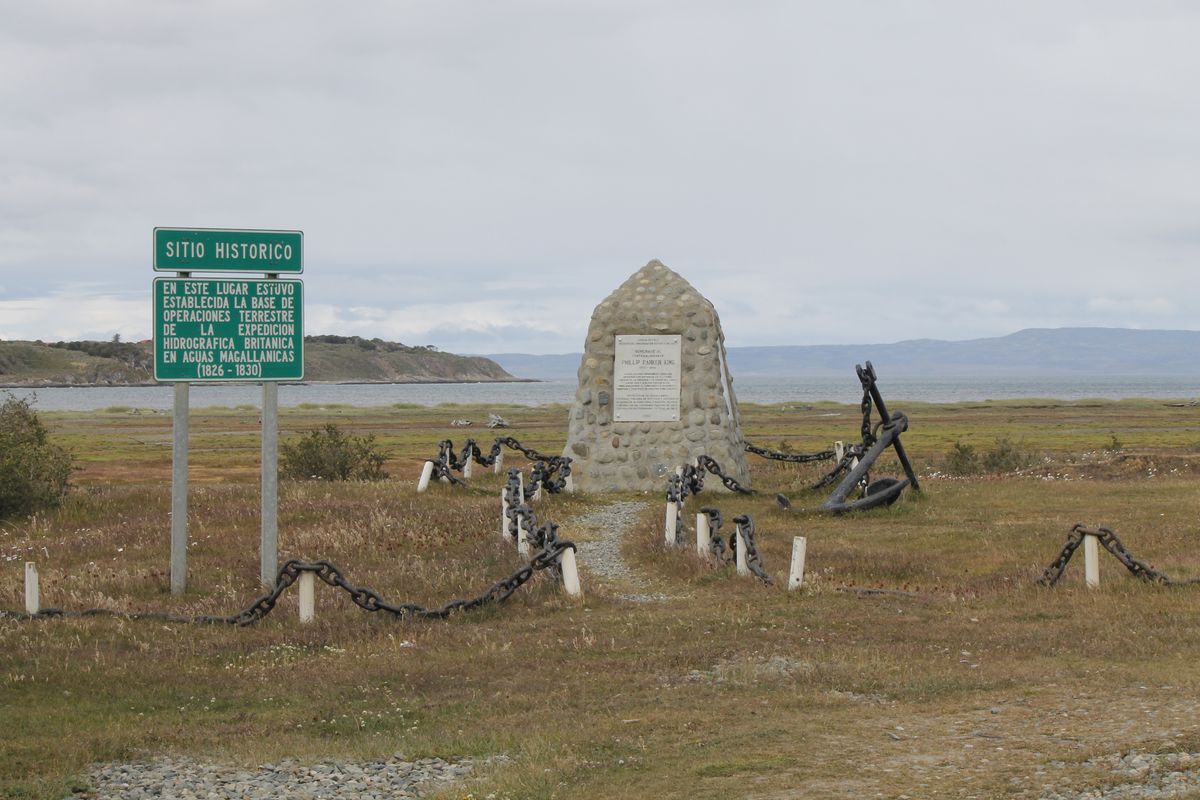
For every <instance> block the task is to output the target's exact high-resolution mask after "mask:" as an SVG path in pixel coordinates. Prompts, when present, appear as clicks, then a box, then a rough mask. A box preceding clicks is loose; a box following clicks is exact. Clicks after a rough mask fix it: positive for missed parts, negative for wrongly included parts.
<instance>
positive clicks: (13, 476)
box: [0, 394, 74, 519]
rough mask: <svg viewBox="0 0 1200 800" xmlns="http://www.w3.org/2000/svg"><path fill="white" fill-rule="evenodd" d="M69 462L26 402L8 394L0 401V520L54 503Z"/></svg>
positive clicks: (63, 486)
mask: <svg viewBox="0 0 1200 800" xmlns="http://www.w3.org/2000/svg"><path fill="white" fill-rule="evenodd" d="M73 461H74V459H73V458H72V457H71V454H70V453H69V452H67V451H66V450H65V449H63V448H62V447H59V446H58V445H56V444H53V443H52V442H50V440H49V437H48V436H47V434H46V428H45V426H44V425H42V422H41V420H39V419H38V416H37V414H36V413H35V412H34V410H33V407H32V405H31V404H30V401H28V400H18V399H17V398H16V397H14V396H13V395H11V394H10V395H8V398H7V399H6V400H5V401H4V403H3V404H0V519H6V518H8V517H15V516H23V515H26V514H31V513H33V512H34V511H38V510H40V509H43V508H50V507H53V506H56V505H58V504H59V503H60V502H61V501H62V498H63V496H64V495H66V493H67V489H68V488H69V487H70V479H71V469H72V465H73Z"/></svg>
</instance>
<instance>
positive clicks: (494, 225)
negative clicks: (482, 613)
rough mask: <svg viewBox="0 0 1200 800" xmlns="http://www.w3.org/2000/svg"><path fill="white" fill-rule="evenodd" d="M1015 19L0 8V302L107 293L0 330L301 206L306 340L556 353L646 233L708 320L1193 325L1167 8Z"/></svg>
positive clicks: (644, 244) (873, 328)
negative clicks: (185, 237)
mask: <svg viewBox="0 0 1200 800" xmlns="http://www.w3.org/2000/svg"><path fill="white" fill-rule="evenodd" d="M1017 9H1018V10H1019V13H1013V7H1012V6H1008V5H1006V6H989V5H986V4H977V3H976V4H968V3H956V2H953V1H952V0H930V2H924V3H917V4H883V5H880V4H866V3H859V2H847V3H793V2H785V0H765V1H764V2H760V3H753V4H730V3H721V2H706V1H704V0H702V1H701V2H687V3H685V2H682V0H656V1H655V2H650V3H644V2H632V0H617V1H616V2H612V1H609V0H603V1H602V0H582V1H581V2H578V3H571V4H559V3H550V2H545V1H544V0H513V2H506V3H504V4H493V5H483V6H481V5H479V4H466V3H462V2H457V1H455V0H451V2H433V1H432V0H417V2H411V3H404V4H399V5H397V4H389V3H384V2H363V3H355V4H353V5H349V6H338V7H336V8H335V7H333V6H329V5H326V4H320V3H315V2H296V3H282V2H267V1H265V0H264V1H261V2H251V3H241V4H232V3H228V2H215V3H206V4H191V5H187V4H183V5H181V4H164V3H153V2H149V0H145V1H144V2H139V1H138V0H125V2H121V3H116V4H105V5H103V6H93V5H89V4H86V3H74V4H68V5H65V6H64V5H61V4H36V3H33V4H29V3H27V4H15V5H12V7H10V8H7V9H6V14H5V24H4V26H2V27H0V103H2V105H3V108H4V114H3V115H2V117H0V283H2V284H3V286H4V289H3V290H0V301H2V302H5V303H10V302H16V300H15V298H54V297H60V296H77V295H88V296H92V297H112V298H115V301H114V302H117V306H116V308H117V309H119V310H118V312H117V313H115V314H106V313H104V312H103V311H102V310H99V309H97V310H96V311H95V312H94V313H93V312H89V313H88V314H86V315H82V316H78V317H74V316H71V315H68V316H66V317H62V318H59V317H54V316H50V317H45V316H38V315H37V314H33V315H32V316H30V315H28V314H26V315H24V316H13V315H12V314H8V313H6V315H5V318H4V319H2V320H0V327H2V328H3V329H4V330H5V331H19V332H20V333H21V335H24V336H41V337H42V338H47V337H50V336H52V335H55V334H52V333H50V332H49V330H44V331H43V330H41V329H39V328H37V326H38V325H53V330H55V331H60V332H65V331H67V330H68V329H72V330H74V331H75V333H73V334H71V335H72V336H75V337H78V336H82V335H83V334H84V332H85V331H98V330H107V329H108V328H110V327H115V326H118V325H126V326H129V327H130V328H134V327H136V326H137V323H135V322H122V321H120V320H124V319H126V318H129V314H130V312H131V311H133V309H131V308H130V307H128V306H126V305H121V304H120V301H122V299H128V298H132V297H142V296H148V288H149V281H150V278H151V274H150V231H151V229H152V228H153V227H155V226H168V225H178V226H196V227H205V226H210V227H261V228H286V229H296V228H298V229H302V230H304V231H305V233H306V240H305V241H306V248H307V250H308V252H307V254H306V264H307V266H306V274H305V276H304V278H305V281H306V296H307V299H308V302H309V303H310V304H311V307H312V308H313V309H316V308H319V307H328V308H329V309H331V310H330V311H329V312H328V314H326V315H325V316H320V315H310V330H311V331H312V332H335V333H336V332H341V333H353V332H361V333H364V334H367V333H369V334H371V335H380V336H391V337H397V338H413V339H414V340H419V339H422V338H425V339H427V340H428V341H427V343H430V344H436V345H437V346H439V347H443V348H445V349H452V348H455V347H471V345H472V344H473V343H474V342H480V343H482V345H487V346H491V345H495V346H496V347H497V348H498V349H503V350H514V349H519V348H535V347H536V348H539V349H540V348H543V347H545V348H550V349H551V350H562V349H570V350H574V349H577V348H578V344H569V343H571V342H576V343H581V342H582V337H583V332H584V329H585V327H586V323H587V318H588V316H589V314H590V312H591V309H592V307H593V306H594V305H595V304H596V303H597V302H598V301H599V300H600V299H602V298H603V297H604V296H605V295H607V294H608V293H609V292H610V291H611V290H612V289H613V288H615V287H616V286H617V285H618V284H619V283H620V282H621V281H622V280H624V278H625V277H627V276H628V275H629V274H630V273H632V272H633V271H635V270H636V269H637V268H638V267H640V266H641V265H642V264H644V263H645V262H646V261H647V260H649V259H650V258H653V257H658V258H662V259H663V260H664V261H665V262H666V263H667V264H668V265H670V266H671V267H672V268H674V269H676V270H677V271H678V272H680V273H681V274H683V275H684V276H685V277H686V278H688V279H689V280H690V281H692V282H693V283H694V284H695V285H696V286H697V288H699V289H700V290H701V291H702V292H704V293H705V294H706V295H707V296H709V297H710V299H712V300H713V302H714V303H716V304H717V307H718V309H719V310H721V311H722V319H723V322H724V324H725V328H726V331H727V333H728V334H729V335H730V339H731V342H734V343H747V344H749V343H754V344H770V343H798V342H799V343H803V342H812V343H817V342H839V341H841V342H849V341H863V340H865V339H873V340H881V339H883V340H886V339H887V338H889V337H890V338H895V337H896V336H902V335H907V334H908V333H909V332H911V333H912V335H922V336H935V337H938V338H966V337H969V336H974V335H983V334H1001V333H1007V332H1010V331H1012V330H1015V329H1017V328H1018V327H1023V326H1026V325H1030V324H1032V325H1038V326H1042V327H1046V326H1052V325H1055V324H1089V323H1090V324H1105V323H1106V322H1109V321H1111V318H1112V316H1114V315H1116V316H1118V317H1120V319H1122V320H1123V321H1124V322H1127V323H1129V324H1136V325H1139V326H1143V327H1151V326H1157V325H1171V326H1178V327H1187V326H1194V324H1195V323H1194V321H1191V320H1189V318H1188V317H1187V315H1186V314H1185V313H1184V312H1183V311H1182V310H1181V309H1179V308H1175V307H1173V306H1170V304H1166V305H1164V304H1162V303H1160V302H1158V300H1161V299H1162V298H1168V299H1174V298H1179V297H1187V296H1190V295H1191V294H1194V292H1195V280H1194V277H1193V271H1192V267H1191V265H1192V264H1194V263H1195V262H1196V259H1197V257H1200V237H1197V236H1196V235H1195V224H1194V221H1195V220H1196V219H1197V218H1200V195H1197V193H1196V192H1195V186H1196V185H1197V183H1198V182H1200V160H1198V159H1197V158H1196V156H1195V142H1196V141H1197V140H1198V139H1200V117H1198V116H1197V115H1196V114H1195V113H1194V108H1195V102H1194V97H1193V95H1194V85H1195V77H1196V75H1197V73H1200V51H1198V50H1197V49H1196V48H1195V47H1194V46H1193V43H1194V42H1195V41H1196V40H1197V38H1200V10H1198V9H1196V8H1195V7H1194V6H1192V5H1190V4H1185V3H1172V2H1166V3H1161V4H1154V5H1153V6H1145V5H1144V4H1143V5H1138V6H1136V7H1135V6H1130V5H1121V4H1099V3H1088V2H1078V1H1076V2H1066V3H1053V4H1051V3H1036V2H1025V3H1018V4H1017ZM84 286H86V287H88V288H87V289H86V290H84V289H81V287H84ZM1093 298H1120V299H1121V302H1122V305H1121V306H1120V309H1119V313H1117V312H1116V311H1114V310H1113V309H1111V308H1101V307H1096V306H1093V305H1091V301H1092V299H1093ZM4 308H5V309H6V310H7V308H8V307H7V306H5V307H4ZM356 309H357V310H356ZM14 313H15V312H14ZM22 313H23V314H24V313H25V312H22ZM452 314H460V315H466V316H467V317H470V316H473V315H476V314H478V315H479V316H480V319H483V320H486V321H477V320H473V319H465V318H464V319H460V320H456V321H454V322H450V321H448V320H449V316H450V315H452ZM148 316H149V306H148V300H147V304H146V306H144V307H143V308H140V309H138V310H137V312H136V314H135V315H134V317H133V318H134V319H147V318H148ZM318 323H320V324H327V325H329V326H331V327H335V328H336V327H337V326H345V327H342V328H339V329H337V330H328V329H326V330H320V329H317V328H315V327H313V326H315V325H316V324H318ZM73 325H74V326H75V327H74V328H71V326H73ZM147 325H148V323H147ZM373 325H379V326H381V327H379V328H376V329H372V326H373ZM142 330H143V331H144V330H145V328H144V327H143V328H142ZM64 335H65V334H64ZM122 335H123V336H124V335H126V334H124V333H123V334H122ZM506 337H511V338H506ZM567 345H569V346H567ZM471 349H474V348H473V347H471Z"/></svg>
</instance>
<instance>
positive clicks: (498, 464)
mask: <svg viewBox="0 0 1200 800" xmlns="http://www.w3.org/2000/svg"><path fill="white" fill-rule="evenodd" d="M503 466H504V452H503V451H501V452H499V453H496V461H495V463H493V464H492V472H494V473H495V474H497V475H499V474H500V469H501V468H502V467H503Z"/></svg>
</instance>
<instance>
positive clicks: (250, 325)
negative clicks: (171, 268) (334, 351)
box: [154, 278, 304, 382]
mask: <svg viewBox="0 0 1200 800" xmlns="http://www.w3.org/2000/svg"><path fill="white" fill-rule="evenodd" d="M303 289H304V285H303V284H302V283H301V282H300V281H289V280H261V279H251V278H243V279H240V280H227V279H220V280H217V279H210V278H156V279H155V280H154V379H155V380H158V381H188V382H191V381H298V380H301V379H302V378H303V377H304V325H303V305H304V303H303Z"/></svg>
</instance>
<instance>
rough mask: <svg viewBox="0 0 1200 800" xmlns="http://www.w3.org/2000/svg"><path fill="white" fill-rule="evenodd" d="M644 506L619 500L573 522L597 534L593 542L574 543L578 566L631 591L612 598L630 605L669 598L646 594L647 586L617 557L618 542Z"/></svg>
mask: <svg viewBox="0 0 1200 800" xmlns="http://www.w3.org/2000/svg"><path fill="white" fill-rule="evenodd" d="M647 505H648V504H647V503H643V502H638V501H631V500H620V501H617V502H615V503H609V504H608V505H606V506H605V507H604V508H601V509H598V510H596V511H593V512H592V513H590V514H587V515H585V516H582V517H580V518H579V519H577V520H575V522H574V523H573V524H575V525H582V526H584V527H587V528H593V529H595V530H597V531H598V532H599V534H600V538H599V539H596V540H594V541H590V542H576V546H577V547H578V548H579V563H580V565H581V566H582V567H583V568H584V569H586V570H588V571H589V572H591V573H592V574H594V575H596V576H598V577H600V578H601V579H602V580H606V581H612V582H614V583H617V584H620V585H623V586H625V587H627V588H629V589H632V591H630V592H618V593H617V594H616V596H617V597H619V598H620V599H622V600H630V601H632V602H634V603H660V602H662V601H664V600H670V599H671V598H672V596H671V595H667V594H663V593H662V592H654V591H649V589H650V588H651V587H650V586H649V585H648V584H647V583H646V581H645V580H643V579H642V578H641V577H640V576H638V575H637V573H635V572H634V571H633V569H632V568H631V567H630V566H629V564H628V563H626V561H625V559H624V558H623V557H622V556H621V540H622V539H623V538H624V537H625V534H626V533H628V532H629V529H630V528H632V527H633V523H634V522H635V521H636V520H637V517H638V514H640V513H642V511H644V510H645V509H646V507H647Z"/></svg>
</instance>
